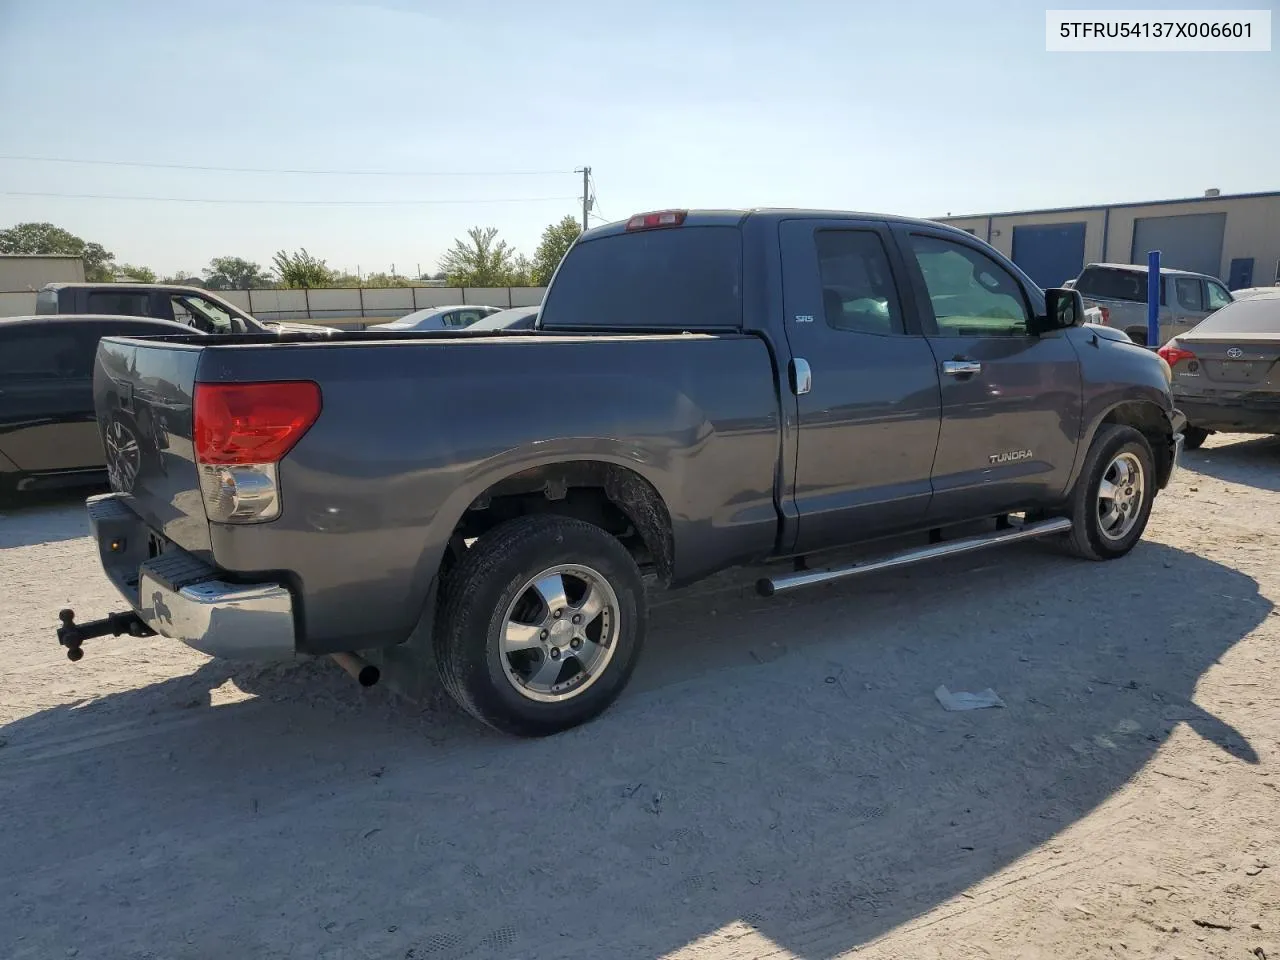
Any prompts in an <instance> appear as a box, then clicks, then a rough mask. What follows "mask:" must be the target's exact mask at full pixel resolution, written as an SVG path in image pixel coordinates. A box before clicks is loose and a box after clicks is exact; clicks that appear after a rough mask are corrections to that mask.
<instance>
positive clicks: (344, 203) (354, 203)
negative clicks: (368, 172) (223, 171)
mask: <svg viewBox="0 0 1280 960" xmlns="http://www.w3.org/2000/svg"><path fill="white" fill-rule="evenodd" d="M0 196H6V197H57V198H59V199H63V200H142V201H147V202H153V203H239V204H253V205H258V204H284V205H288V206H308V205H309V206H332V207H399V206H417V205H422V204H438V203H439V204H443V203H449V204H459V203H461V204H468V203H552V202H555V203H562V202H564V201H565V200H577V199H578V198H577V197H576V196H569V197H485V198H483V199H479V200H259V199H248V200H237V199H226V198H220V197H137V196H128V195H123V194H106V193H41V192H36V191H26V190H0Z"/></svg>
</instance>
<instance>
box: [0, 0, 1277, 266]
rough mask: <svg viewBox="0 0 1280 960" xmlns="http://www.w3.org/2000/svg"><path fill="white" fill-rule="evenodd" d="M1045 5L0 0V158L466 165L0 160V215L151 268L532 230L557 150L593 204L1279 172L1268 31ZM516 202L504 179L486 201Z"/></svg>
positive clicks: (920, 209) (1054, 199) (858, 199)
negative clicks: (1199, 27) (1251, 39)
mask: <svg viewBox="0 0 1280 960" xmlns="http://www.w3.org/2000/svg"><path fill="white" fill-rule="evenodd" d="M1050 5H1052V6H1054V7H1056V8H1063V7H1073V6H1074V7H1084V6H1101V5H1102V4H1101V3H1100V2H1099V0H1094V2H1093V3H1083V4H1082V3H1071V2H1069V0H1058V2H1054V3H1052V4H1050ZM1162 5H1174V6H1181V7H1195V8H1201V9H1203V8H1208V7H1215V6H1217V7H1229V6H1235V7H1253V8H1268V7H1274V5H1275V4H1274V0H1252V2H1248V3H1239V2H1237V3H1235V4H1222V3H1217V4H1215V3H1214V2H1212V0H1201V2H1199V3H1195V4H1187V3H1181V4H1177V3H1172V0H1164V3H1163V4H1162ZM1045 6H1046V4H1044V3H1031V2H996V0H965V2H957V0H930V2H925V0H919V2H912V0H896V2H885V3H877V4H870V3H859V2H855V0H845V2H835V0H832V2H821V0H791V2H789V3H778V2H770V3H764V2H760V0H740V2H733V3H731V2H727V0H701V2H699V0H649V2H648V3H645V4H641V3H621V2H612V0H594V2H578V0H563V2H561V0H538V2H532V0H528V2H521V0H471V2H469V3H465V4H464V3H461V2H457V3H441V2H431V0H418V2H413V0H256V2H253V0H250V2H246V0H219V2H217V3H211V2H199V3H197V2H193V0H111V2H107V0H0V154H4V155H27V156H40V157H73V158H83V159H93V160H114V161H149V162H156V163H168V164H179V165H203V166H212V167H251V168H272V169H277V168H290V169H308V170H314V169H324V170H339V171H346V170H366V171H367V170H396V171H436V172H449V173H466V174H469V175H466V176H368V175H364V176H361V175H284V174H273V173H225V172H214V171H194V170H174V169H144V168H133V167H124V166H90V165H71V164H64V163H49V162H38V161H26V160H23V161H15V160H0V228H2V227H6V226H9V225H11V224H12V223H15V222H20V221H24V220H49V221H52V222H54V223H57V224H59V225H61V226H65V227H66V228H68V229H70V230H72V231H73V232H75V233H78V234H79V235H81V236H83V237H84V238H85V239H87V240H96V241H98V242H100V243H102V244H103V245H105V246H106V247H107V248H108V249H109V250H112V251H113V252H114V253H115V254H116V256H117V259H118V260H119V261H121V262H128V263H138V264H145V265H148V266H151V267H152V268H154V269H156V270H157V271H159V272H161V273H168V272H172V271H175V270H178V269H185V270H187V271H189V272H197V271H198V270H199V269H200V268H202V267H203V266H205V265H206V264H207V263H208V261H209V259H210V258H211V257H213V256H219V255H236V256H244V257H248V258H250V259H254V260H257V261H259V262H261V263H263V264H266V263H268V262H269V260H270V257H271V254H272V253H273V252H274V251H276V250H278V249H281V248H286V249H295V248H298V247H303V246H305V247H306V248H308V249H309V250H310V251H311V252H312V253H313V254H315V255H317V256H320V257H324V258H325V259H327V260H328V262H329V264H330V266H333V267H337V268H344V269H354V268H355V267H356V266H357V265H359V266H360V268H361V269H362V270H363V271H365V272H368V271H370V270H386V269H388V268H389V267H390V265H391V264H392V263H394V264H395V265H396V268H397V270H398V271H399V272H401V273H407V272H410V271H412V270H414V269H416V267H417V265H418V264H421V265H422V269H423V270H424V271H434V269H435V265H436V261H437V258H438V257H439V255H440V253H441V252H442V251H443V249H444V248H446V247H447V246H448V245H449V244H450V242H451V240H452V238H453V237H455V236H457V235H459V234H460V233H462V231H464V230H465V229H466V228H467V227H468V226H471V225H485V226H488V225H492V226H495V227H498V228H499V230H500V231H501V235H502V236H503V237H505V238H507V239H508V240H510V241H511V242H513V243H514V244H515V245H516V246H517V247H518V248H520V249H522V250H524V251H526V252H532V248H533V247H534V246H535V245H536V243H537V238H538V235H539V233H540V232H541V229H542V228H543V226H545V225H546V224H547V223H549V222H551V221H553V220H557V219H559V218H560V217H561V216H563V215H564V214H566V213H575V212H578V211H579V210H580V205H579V203H578V201H577V200H576V199H575V197H576V196H577V194H578V192H579V190H580V186H581V178H580V177H579V176H577V175H575V174H574V173H573V172H572V171H573V170H574V168H576V167H581V166H583V165H584V164H588V165H590V166H591V167H592V168H593V170H594V176H595V182H596V187H597V193H598V201H599V206H598V212H599V213H600V214H602V215H603V216H604V217H606V218H608V219H620V218H623V217H625V216H627V215H629V214H631V213H633V212H636V211H639V210H645V209H653V208H662V207H680V206H694V207H715V206H722V207H742V206H761V205H779V206H813V207H833V208H841V209H860V210H871V211H879V212H890V213H905V214H914V215H921V216H938V215H942V214H945V213H948V212H951V213H955V214H960V213H968V212H985V211H990V210H1008V209H1020V208H1025V207H1044V206H1065V205H1072V204H1086V203H1106V202H1113V201H1126V200H1147V199H1162V198H1170V197H1181V196H1196V195H1199V194H1201V193H1202V192H1203V191H1204V189H1205V188H1207V187H1218V188H1220V189H1221V190H1222V191H1223V192H1224V193H1236V192H1245V191H1260V190H1280V52H1277V51H1280V44H1277V43H1276V42H1275V41H1274V39H1273V46H1274V47H1276V50H1273V52H1271V53H1254V54H1137V55H1117V54H1100V53H1094V54H1061V53H1046V52H1045V49H1044V46H1045V38H1044V33H1045ZM1118 6H1123V4H1119V5H1118ZM1275 19H1277V20H1280V17H1276V18H1275ZM1153 111H1156V112H1154V113H1153ZM508 171H547V172H546V173H538V174H537V175H522V176H516V175H501V174H503V173H504V172H508ZM3 192H28V193H29V192H42V193H63V194H90V195H109V194H124V195H140V196H149V197H200V198H221V199H238V200H258V201H262V200H270V201H279V200H345V201H390V202H389V203H385V204H383V205H366V206H357V205H349V206H319V205H307V204H293V205H283V204H275V203H258V204H238V203H217V204H212V203H210V204H205V203H199V204H197V203H177V202H150V201H148V202H141V201H125V200H107V199H73V198H45V197H17V196H10V195H5V194H4V193H3ZM517 198H518V199H524V200H528V201H529V202H519V203H515V202H500V201H510V200H513V199H517ZM530 198H532V199H530ZM545 198H561V199H545ZM415 200H416V201H425V200H431V201H441V200H447V201H466V202H451V203H413V202H410V201H415Z"/></svg>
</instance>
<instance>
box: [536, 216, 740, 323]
mask: <svg viewBox="0 0 1280 960" xmlns="http://www.w3.org/2000/svg"><path fill="white" fill-rule="evenodd" d="M541 325H542V326H543V327H544V328H554V327H561V328H617V327H633V328H644V327H677V328H684V329H698V328H709V327H715V328H734V329H736V328H739V327H741V326H742V234H741V231H739V229H738V228H737V227H736V226H700V225H694V226H688V225H682V226H677V227H664V228H658V229H651V230H637V231H635V232H632V233H619V234H611V235H608V236H602V237H596V238H594V239H591V240H586V241H580V242H578V243H576V244H574V246H573V247H572V248H571V249H570V251H569V253H568V255H567V256H566V257H565V259H564V262H563V263H561V264H560V268H559V270H558V271H557V272H556V276H555V280H554V281H553V282H552V284H551V287H550V289H549V290H548V291H547V298H546V300H545V302H544V303H543V307H542V319H541Z"/></svg>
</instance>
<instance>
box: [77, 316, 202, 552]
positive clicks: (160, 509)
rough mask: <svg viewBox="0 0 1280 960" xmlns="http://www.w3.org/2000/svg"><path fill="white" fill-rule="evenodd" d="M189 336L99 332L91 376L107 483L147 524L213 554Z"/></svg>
mask: <svg viewBox="0 0 1280 960" xmlns="http://www.w3.org/2000/svg"><path fill="white" fill-rule="evenodd" d="M186 339H187V338H185V337H181V338H174V339H173V340H168V339H166V340H150V341H148V340H136V339H126V338H113V337H108V338H104V339H103V340H102V341H101V343H100V345H99V347H98V357H97V362H96V364H95V366H94V375H93V405H94V410H95V411H96V413H97V417H98V428H99V430H101V431H102V443H103V448H104V450H105V451H106V456H107V473H108V476H109V477H110V481H111V487H112V489H113V490H116V491H118V492H120V493H124V494H126V495H127V497H128V504H129V506H130V508H131V509H132V510H133V511H134V512H135V513H136V514H137V515H138V516H139V517H141V518H142V519H143V520H144V521H145V522H146V523H147V525H148V526H149V527H151V528H152V529H153V530H154V531H156V532H158V533H162V534H163V535H164V536H165V537H167V538H168V539H169V540H171V541H173V542H174V543H176V544H177V545H178V546H180V547H182V548H183V549H184V550H187V551H189V552H191V553H193V554H195V555H197V556H199V557H201V559H204V560H206V561H208V560H209V559H210V545H209V523H208V520H207V518H206V516H205V511H204V505H203V502H202V500H201V493H200V477H199V474H198V473H197V468H196V463H195V451H194V447H193V444H192V394H193V390H194V387H195V382H196V367H197V364H198V363H199V360H200V353H201V348H200V347H199V346H196V345H194V344H187V343H185V342H183V341H185V340H186Z"/></svg>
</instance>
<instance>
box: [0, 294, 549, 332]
mask: <svg viewBox="0 0 1280 960" xmlns="http://www.w3.org/2000/svg"><path fill="white" fill-rule="evenodd" d="M546 290H547V288H546V287H325V288H319V289H314V290H217V291H211V292H212V293H214V294H215V295H216V296H219V297H221V298H222V299H224V300H229V301H231V302H232V303H234V304H235V305H236V306H238V307H239V308H240V309H241V310H244V311H245V312H247V313H249V314H251V315H253V316H255V317H257V318H258V319H260V320H316V321H324V320H350V321H353V322H356V321H359V320H362V319H365V318H368V319H380V320H385V319H388V318H392V317H403V316H404V315H405V314H406V313H413V311H415V310H422V309H425V308H427V307H446V306H452V305H454V304H471V305H475V306H486V307H504V308H505V307H533V306H537V305H538V304H540V303H541V302H542V296H543V294H544V293H546ZM35 312H36V292H35V291H34V290H13V291H0V317H20V316H25V315H28V314H32V313H35ZM342 325H343V326H346V325H347V324H342Z"/></svg>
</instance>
